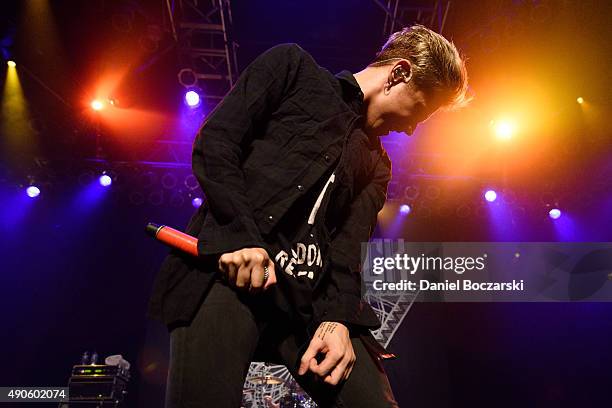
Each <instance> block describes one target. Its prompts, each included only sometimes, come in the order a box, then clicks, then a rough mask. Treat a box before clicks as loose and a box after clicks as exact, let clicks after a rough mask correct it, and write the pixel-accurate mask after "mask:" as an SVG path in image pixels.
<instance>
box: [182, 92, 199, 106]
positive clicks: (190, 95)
mask: <svg viewBox="0 0 612 408" xmlns="http://www.w3.org/2000/svg"><path fill="white" fill-rule="evenodd" d="M185 103H186V104H187V106H190V107H192V108H195V107H197V106H199V105H200V95H198V93H197V92H196V91H187V93H185Z"/></svg>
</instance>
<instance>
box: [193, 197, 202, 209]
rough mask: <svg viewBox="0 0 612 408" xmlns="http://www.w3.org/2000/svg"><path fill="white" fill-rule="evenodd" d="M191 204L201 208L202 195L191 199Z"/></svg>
mask: <svg viewBox="0 0 612 408" xmlns="http://www.w3.org/2000/svg"><path fill="white" fill-rule="evenodd" d="M191 205H193V206H194V207H195V208H199V207H200V206H201V205H202V199H201V198H200V197H196V198H194V199H193V200H191Z"/></svg>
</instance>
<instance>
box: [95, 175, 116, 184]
mask: <svg viewBox="0 0 612 408" xmlns="http://www.w3.org/2000/svg"><path fill="white" fill-rule="evenodd" d="M98 181H99V182H100V185H101V186H102V187H108V186H110V185H111V184H113V179H112V178H111V177H110V176H109V175H108V174H103V175H101V176H100V178H99V179H98Z"/></svg>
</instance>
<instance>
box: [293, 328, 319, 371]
mask: <svg viewBox="0 0 612 408" xmlns="http://www.w3.org/2000/svg"><path fill="white" fill-rule="evenodd" d="M322 348H323V342H322V341H321V339H319V338H318V337H314V338H313V339H312V340H310V344H308V348H307V349H306V351H305V352H304V354H303V355H302V358H301V360H300V368H299V370H298V374H299V375H304V374H305V373H306V371H307V370H308V368H309V367H310V365H311V362H312V360H314V362H315V363H316V359H315V356H316V355H317V353H318V352H319V351H320V350H321V349H322Z"/></svg>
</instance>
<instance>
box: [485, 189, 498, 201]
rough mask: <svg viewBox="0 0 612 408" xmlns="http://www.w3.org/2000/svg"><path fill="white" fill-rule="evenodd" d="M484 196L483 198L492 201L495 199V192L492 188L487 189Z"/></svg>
mask: <svg viewBox="0 0 612 408" xmlns="http://www.w3.org/2000/svg"><path fill="white" fill-rule="evenodd" d="M484 197H485V200H487V201H488V202H490V203H492V202H493V201H495V200H496V199H497V193H496V192H495V191H493V190H487V192H486V193H485V195H484Z"/></svg>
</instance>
